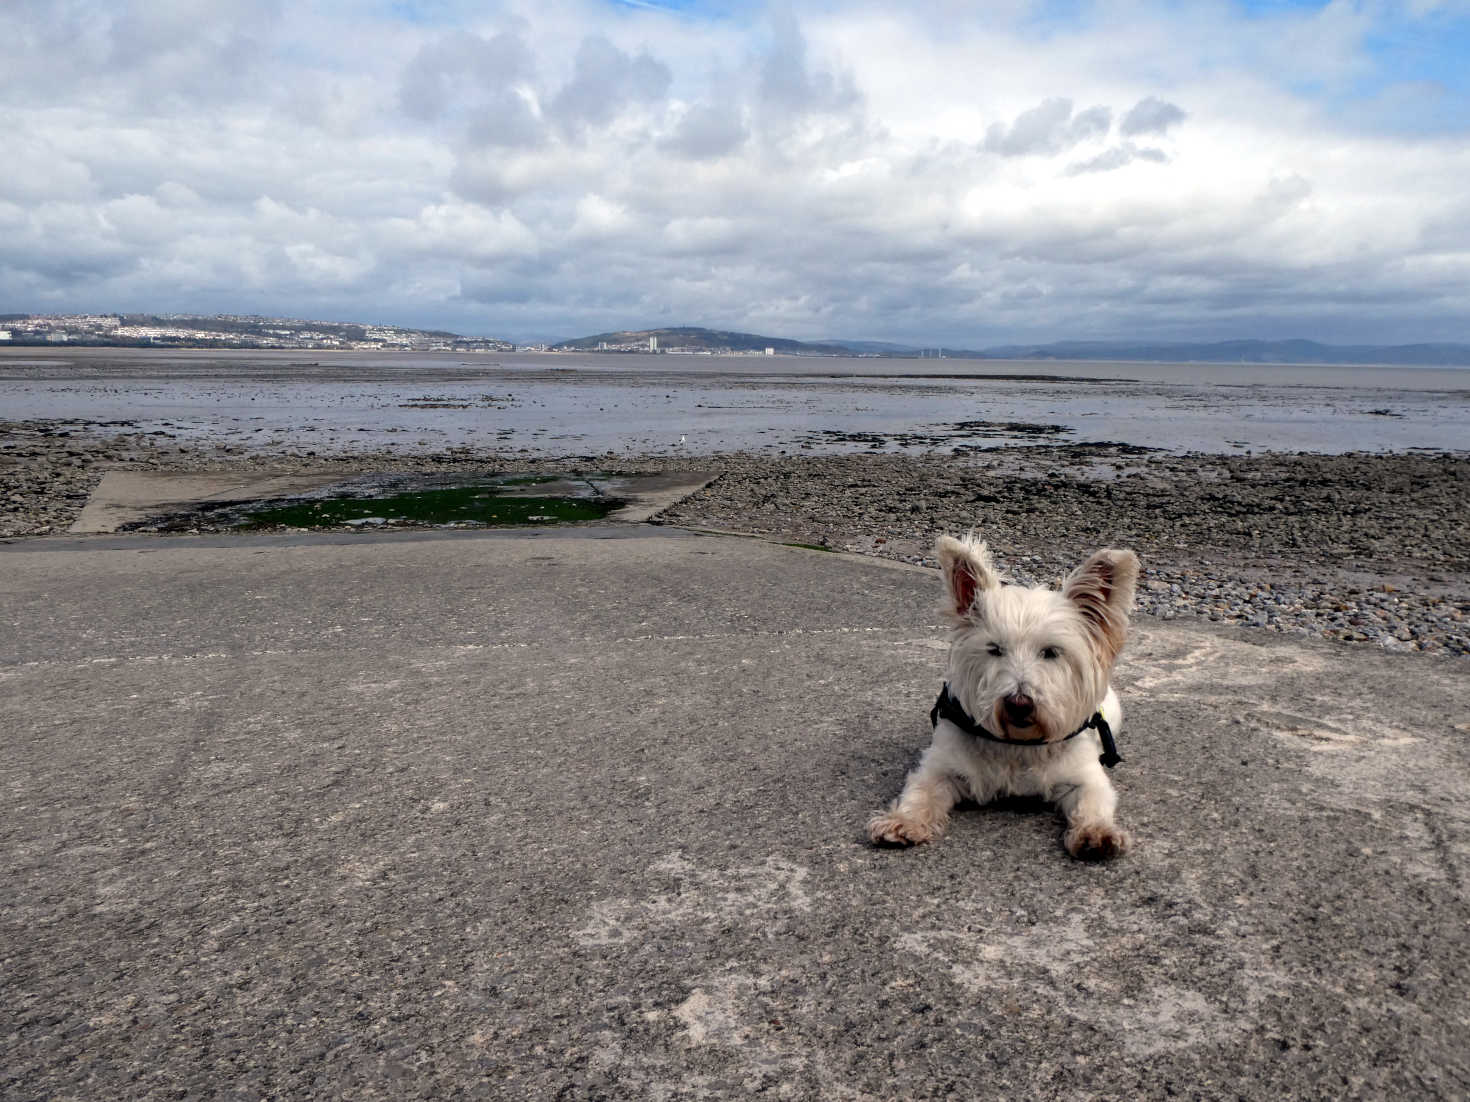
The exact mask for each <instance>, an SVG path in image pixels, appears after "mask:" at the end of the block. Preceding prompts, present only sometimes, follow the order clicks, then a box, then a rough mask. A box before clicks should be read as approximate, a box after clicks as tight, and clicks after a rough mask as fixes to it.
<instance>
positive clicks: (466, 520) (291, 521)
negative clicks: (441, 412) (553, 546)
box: [236, 481, 622, 529]
mask: <svg viewBox="0 0 1470 1102" xmlns="http://www.w3.org/2000/svg"><path fill="white" fill-rule="evenodd" d="M520 484H521V485H527V484H530V483H529V482H528V481H522V482H520ZM503 485H505V484H504V483H499V484H497V485H496V486H490V487H487V486H457V487H448V488H443V489H432V490H418V491H411V492H403V493H396V494H388V495H386V496H383V497H328V498H320V499H311V498H298V499H296V500H293V501H291V502H290V503H288V504H283V505H277V506H273V507H270V508H256V509H251V510H250V511H249V512H247V513H245V514H244V515H243V516H241V518H240V519H239V520H238V521H237V525H236V526H237V527H240V528H246V529H259V528H341V527H366V526H368V525H374V526H376V525H382V524H387V525H394V524H400V525H413V526H430V525H443V524H454V525H466V526H473V527H509V526H516V527H522V526H534V525H542V524H548V525H549V524H574V523H577V522H579V521H589V520H601V519H602V518H603V517H605V516H607V514H608V513H610V512H612V511H613V510H614V509H616V508H618V507H619V506H620V505H621V504H622V502H621V501H618V500H617V499H615V498H610V497H601V496H599V497H523V496H521V495H520V494H514V495H507V494H501V493H497V492H496V491H497V489H499V487H500V486H503Z"/></svg>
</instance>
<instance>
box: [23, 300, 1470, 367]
mask: <svg viewBox="0 0 1470 1102" xmlns="http://www.w3.org/2000/svg"><path fill="white" fill-rule="evenodd" d="M67 345H72V346H78V347H91V348H99V347H100V348H178V349H205V350H208V349H220V350H231V349H235V350H242V349H260V350H272V349H277V350H287V349H301V350H315V351H333V350H340V351H404V352H546V353H558V352H576V353H581V354H588V353H591V354H605V355H620V354H644V355H648V354H654V355H697V356H804V357H829V358H852V357H856V358H860V359H955V360H1009V361H1061V362H1067V361H1071V362H1099V361H1102V362H1115V363H1220V364H1283V365H1286V364H1304V365H1313V364H1321V365H1343V366H1385V367H1470V343H1459V342H1419V343H1413V344H1394V345H1356V344H1355V345H1347V344H1325V343H1322V342H1319V341H1310V340H1227V341H1153V342H1144V341H1053V342H1050V343H1041V344H1009V345H998V346H991V347H985V348H956V347H949V346H930V347H920V346H915V345H906V344H897V343H892V342H885V341H869V340H846V339H836V338H829V339H825V340H820V341H801V340H793V339H790V338H786V337H772V336H765V335H762V334H758V333H742V332H736V331H732V330H722V329H706V328H702V327H699V326H677V327H670V328H660V329H624V330H615V331H611V332H606V333H597V334H593V335H592V336H587V337H576V338H573V339H570V340H564V341H557V342H551V343H530V344H525V343H522V344H518V343H516V342H514V341H510V340H505V339H502V338H500V337H492V336H464V335H461V334H458V333H451V332H446V331H444V330H436V329H413V328H409V327H405V326H397V325H379V324H368V323H358V322H338V321H308V320H304V319H299V318H267V317H260V316H257V315H249V314H214V315H200V314H19V313H13V314H0V348H5V347H38V346H39V347H56V346H67Z"/></svg>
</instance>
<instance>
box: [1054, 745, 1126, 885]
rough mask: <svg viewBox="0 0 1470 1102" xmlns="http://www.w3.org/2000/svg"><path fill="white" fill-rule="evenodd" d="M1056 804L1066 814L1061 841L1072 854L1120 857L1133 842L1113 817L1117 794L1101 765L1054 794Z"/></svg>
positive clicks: (1083, 857) (1085, 858)
mask: <svg viewBox="0 0 1470 1102" xmlns="http://www.w3.org/2000/svg"><path fill="white" fill-rule="evenodd" d="M1056 804H1057V807H1059V808H1060V809H1061V812H1062V814H1063V815H1065V816H1066V817H1067V833H1066V834H1065V835H1063V836H1062V844H1063V845H1064V846H1066V847H1067V852H1068V853H1070V854H1071V855H1072V856H1073V857H1076V858H1079V859H1080V860H1083V861H1106V860H1108V859H1109V858H1112V857H1121V856H1123V854H1125V853H1127V852H1128V850H1129V849H1130V848H1131V847H1132V845H1133V837H1132V835H1130V834H1129V833H1128V832H1127V831H1126V830H1124V829H1123V828H1122V827H1120V826H1118V824H1117V823H1116V822H1114V821H1113V813H1114V812H1115V811H1116V810H1117V807H1118V794H1117V793H1116V792H1115V791H1113V784H1112V782H1111V781H1109V780H1108V775H1107V774H1106V773H1104V772H1103V768H1102V766H1101V765H1098V764H1093V765H1092V766H1091V767H1090V768H1089V769H1088V770H1087V771H1086V773H1085V774H1084V775H1083V776H1081V777H1079V778H1077V779H1076V780H1074V781H1071V782H1069V783H1068V784H1067V785H1066V786H1065V790H1064V791H1061V792H1058V793H1057V796H1056Z"/></svg>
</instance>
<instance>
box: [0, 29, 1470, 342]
mask: <svg viewBox="0 0 1470 1102" xmlns="http://www.w3.org/2000/svg"><path fill="white" fill-rule="evenodd" d="M1338 7H1342V6H1340V5H1339V6H1334V10H1332V11H1324V12H1322V13H1318V14H1315V15H1304V14H1301V13H1295V12H1294V13H1289V14H1283V15H1279V16H1278V15H1270V16H1257V17H1251V18H1244V17H1241V16H1240V15H1239V14H1238V13H1236V12H1235V11H1234V9H1233V8H1229V7H1219V8H1212V9H1209V10H1208V11H1206V12H1204V14H1200V13H1199V12H1198V11H1195V12H1193V13H1192V14H1190V15H1189V16H1188V17H1186V14H1185V13H1182V12H1181V11H1180V10H1179V9H1178V8H1177V6H1174V5H1168V4H1164V3H1162V2H1159V3H1155V2H1154V0H1143V2H1142V3H1140V4H1137V5H1130V6H1129V7H1128V9H1127V10H1126V11H1123V12H1122V13H1121V14H1120V15H1119V16H1118V18H1117V20H1115V21H1110V22H1109V24H1108V25H1106V26H1085V25H1080V24H1079V25H1077V26H1076V27H1071V28H1068V29H1067V32H1066V33H1063V34H1054V35H1048V36H1046V37H1045V38H1044V39H1041V38H1038V37H1037V35H1036V34H1035V33H1034V32H1035V28H1034V24H1031V23H1028V22H1027V19H1028V16H1027V15H1026V12H1027V10H1029V7H1028V6H1027V5H1025V4H1017V5H1015V6H1014V10H1012V9H1011V8H994V9H991V16H990V18H989V19H988V20H987V21H986V22H985V23H984V24H983V25H982V24H980V23H978V22H976V21H973V20H971V21H965V20H955V19H947V20H943V21H941V20H939V19H937V18H936V17H935V16H934V14H933V13H932V12H931V11H929V10H928V9H922V8H921V7H908V8H906V7H902V6H895V5H879V4H876V3H863V4H854V5H850V6H845V7H844V8H843V9H842V10H841V11H840V12H838V11H834V10H833V9H831V8H830V6H827V5H818V4H815V3H808V0H794V3H793V4H791V5H785V6H782V7H780V8H778V9H774V10H772V11H769V12H765V11H762V12H759V13H757V14H755V15H749V16H743V15H736V14H731V15H727V16H725V17H722V18H720V19H707V18H704V17H702V16H701V15H700V14H699V13H698V12H697V11H685V12H684V13H683V14H677V15H676V14H671V13H669V12H667V11H661V10H658V9H657V8H653V7H649V8H640V7H637V6H628V5H624V6H622V7H617V8H615V7H611V6H608V5H605V4H602V3H599V2H597V0H543V2H541V3H538V4H535V5H533V4H531V3H530V0H500V2H499V3H498V4H497V5H496V6H495V7H493V8H486V7H484V6H481V5H476V6H473V10H470V8H471V6H469V5H460V4H456V3H444V4H438V5H435V6H433V7H432V8H429V7H423V6H421V7H420V8H419V9H418V10H419V14H420V18H419V19H418V20H416V21H407V20H403V19H400V18H397V17H396V16H395V15H394V14H393V11H394V8H393V6H391V5H390V6H380V7H378V8H374V9H372V10H371V11H367V10H365V9H359V8H353V9H352V14H351V17H350V18H349V17H348V16H347V15H344V14H342V13H341V11H340V10H339V9H337V8H336V7H334V6H332V5H298V6H295V7H286V6H281V5H278V4H266V5H261V4H259V3H248V2H247V0H210V2H208V3H206V0H148V2H145V0H106V2H104V0H64V2H62V3H56V2H54V0H53V2H47V3H42V2H40V0H11V2H10V3H7V4H0V40H3V41H5V42H6V43H8V53H7V57H6V64H5V66H3V67H0V111H3V113H4V117H5V118H6V121H7V128H6V139H5V140H6V145H5V149H6V164H5V169H4V171H3V172H0V239H3V241H4V242H5V247H4V248H3V249H0V301H3V303H4V304H5V306H6V309H12V310H31V309H34V310H40V309H49V308H75V309H157V310H166V309H177V310H189V309H222V310H224V309H228V310H245V311H260V312H282V313H291V314H301V313H311V314H317V315H322V314H324V313H330V314H339V315H341V314H344V313H345V314H346V315H347V316H358V315H359V314H360V312H361V311H363V310H367V309H368V306H367V305H361V306H358V305H355V304H369V303H370V304H371V313H372V315H373V316H374V317H382V318H385V319H388V320H398V321H402V322H404V323H408V324H413V323H421V324H435V325H439V326H443V327H446V328H454V329H458V330H460V331H475V332H490V333H496V334H500V335H507V336H512V337H546V336H557V335H561V336H565V335H571V334H575V333H580V332H591V331H596V330H598V329H605V328H610V327H618V326H623V325H637V324H643V323H649V322H653V321H659V320H663V321H667V322H668V323H670V324H712V325H718V326H724V327H733V328H747V329H754V330H757V331H761V330H764V331H768V332H775V333H783V334H789V335H792V336H798V337H800V336H808V337H818V336H830V335H832V334H834V333H838V334H843V335H852V336H870V337H876V338H888V339H894V340H919V339H922V340H924V341H925V342H927V343H940V342H943V343H945V344H949V345H975V344H982V343H985V342H987V341H995V342H997V343H999V342H1001V341H1005V340H1010V339H1026V340H1032V339H1038V340H1039V339H1045V338H1048V337H1061V336H1074V335H1075V336H1106V335H1124V334H1126V333H1128V332H1133V331H1140V332H1142V331H1148V332H1159V331H1162V330H1164V329H1169V330H1170V331H1172V332H1174V333H1175V334H1177V335H1188V334H1191V333H1193V334H1199V335H1222V336H1223V335H1230V334H1231V333H1233V332H1236V331H1237V329H1238V328H1239V327H1241V326H1244V327H1245V328H1247V329H1249V331H1250V332H1252V333H1268V332H1269V331H1270V328H1271V325H1273V324H1277V323H1278V322H1279V324H1280V325H1282V326H1290V328H1291V330H1292V331H1293V332H1296V333H1299V334H1300V335H1306V336H1319V337H1330V336H1332V335H1333V334H1341V335H1346V334H1347V333H1348V332H1349V330H1350V329H1351V328H1352V327H1353V326H1355V325H1356V326H1362V325H1364V324H1366V323H1365V322H1364V321H1363V320H1362V319H1364V318H1368V317H1371V318H1372V319H1373V323H1374V325H1375V326H1376V327H1377V329H1376V332H1375V336H1376V337H1378V338H1384V339H1389V337H1390V335H1391V334H1400V335H1402V336H1403V337H1404V339H1413V338H1424V339H1432V338H1434V337H1436V336H1439V337H1444V336H1446V335H1447V334H1446V330H1454V331H1455V332H1457V333H1458V332H1460V330H1462V328H1463V319H1464V317H1466V316H1470V292H1467V290H1466V288H1467V287H1470V229H1467V226H1470V214H1467V207H1466V205H1465V200H1464V198H1463V194H1462V192H1463V189H1462V188H1461V187H1460V185H1459V181H1461V180H1463V179H1464V178H1465V177H1466V175H1467V174H1470V143H1467V142H1466V141H1465V140H1464V137H1465V133H1464V127H1465V123H1464V121H1463V119H1464V117H1466V116H1465V115H1464V113H1463V112H1462V113H1460V119H1459V121H1458V122H1455V121H1453V120H1450V121H1446V122H1444V123H1443V124H1442V125H1443V126H1445V127H1453V126H1457V127H1458V128H1459V129H1458V130H1455V131H1452V132H1450V133H1446V132H1445V131H1444V130H1443V129H1440V130H1436V131H1432V132H1428V131H1426V130H1425V129H1424V128H1423V127H1422V126H1419V127H1418V128H1411V127H1409V126H1408V125H1407V124H1403V123H1402V121H1400V122H1399V123H1395V121H1394V120H1395V117H1396V116H1395V115H1394V113H1393V112H1389V111H1380V112H1378V113H1376V114H1375V113H1372V112H1368V111H1365V110H1362V109H1361V108H1362V105H1363V101H1362V100H1351V101H1345V100H1343V99H1342V98H1341V97H1343V96H1348V95H1351V94H1352V89H1353V88H1355V87H1357V84H1356V83H1354V82H1356V81H1360V80H1362V79H1363V74H1364V73H1368V74H1370V75H1371V74H1372V73H1373V72H1374V70H1373V66H1374V65H1375V64H1376V62H1375V55H1374V54H1373V53H1372V51H1371V50H1369V49H1368V48H1367V47H1365V46H1363V45H1362V43H1363V41H1364V39H1363V33H1364V30H1363V28H1365V27H1367V28H1370V29H1371V28H1372V27H1373V26H1375V25H1378V24H1375V23H1374V22H1373V21H1374V20H1375V19H1378V20H1381V19H1383V18H1387V16H1384V15H1382V13H1383V12H1387V11H1390V10H1391V9H1392V6H1371V10H1370V6H1362V7H1360V8H1353V10H1351V11H1346V12H1344V11H1338V10H1336V9H1337V8H1338ZM1395 10H1396V9H1395ZM1425 18H1448V16H1447V15H1446V14H1445V12H1443V11H1441V12H1439V13H1437V14H1432V15H1426V16H1425ZM1317 30H1331V31H1332V33H1331V34H1330V35H1326V36H1325V37H1320V38H1319V39H1316V40H1315V41H1319V42H1320V43H1321V49H1320V51H1319V53H1320V54H1321V56H1318V57H1315V58H1314V59H1312V61H1311V72H1312V81H1300V80H1298V79H1297V76H1298V75H1299V72H1298V70H1294V69H1293V68H1292V66H1291V65H1290V64H1288V61H1289V59H1288V58H1286V57H1285V55H1282V54H1280V52H1279V51H1277V50H1276V49H1275V48H1274V47H1272V45H1271V43H1272V42H1273V41H1274V40H1277V39H1284V38H1285V37H1288V32H1289V33H1292V34H1294V33H1297V32H1298V31H1300V33H1301V34H1302V35H1307V34H1308V33H1309V32H1313V33H1314V32H1315V31H1317ZM227 55H228V56H227ZM1145 73H1146V74H1147V78H1146V79H1145V78H1144V77H1143V76H1141V75H1140V74H1145ZM1383 75H1384V77H1385V79H1387V77H1388V76H1389V75H1391V74H1383ZM1368 83H1371V81H1369V82H1368ZM1318 87H1328V88H1331V89H1333V91H1331V92H1319V91H1317V90H1316V89H1317V88H1318ZM1344 89H1346V91H1344ZM1444 94H1445V95H1447V96H1449V97H1450V98H1451V99H1453V96H1454V93H1453V91H1452V90H1451V91H1449V92H1446V93H1444ZM1344 103H1347V107H1344V106H1343V104H1344ZM1179 104H1188V106H1189V112H1188V116H1187V119H1186V114H1185V111H1184V110H1183V108H1181V107H1180V106H1178V105H1179ZM1079 105H1083V106H1079ZM1129 105H1131V106H1129ZM1348 108H1352V109H1348ZM1400 114H1402V112H1401V113H1400ZM1451 114H1453V113H1452V112H1448V111H1447V112H1445V118H1446V119H1447V120H1449V119H1450V115H1451ZM1186 122H1187V125H1186ZM1395 126H1397V129H1395V128H1394V127H1395ZM1371 128H1376V129H1371ZM977 137H978V141H977ZM1364 302H1371V303H1374V304H1376V305H1375V307H1374V309H1372V310H1367V309H1364V305H1363V304H1364ZM1457 327H1458V328H1457Z"/></svg>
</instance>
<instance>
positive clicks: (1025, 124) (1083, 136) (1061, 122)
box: [981, 97, 1113, 157]
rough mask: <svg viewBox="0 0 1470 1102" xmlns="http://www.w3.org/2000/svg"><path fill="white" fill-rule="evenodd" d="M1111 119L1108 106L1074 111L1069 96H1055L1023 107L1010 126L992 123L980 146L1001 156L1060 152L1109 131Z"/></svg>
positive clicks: (1111, 115)
mask: <svg viewBox="0 0 1470 1102" xmlns="http://www.w3.org/2000/svg"><path fill="white" fill-rule="evenodd" d="M1112 122H1113V113H1112V111H1110V110H1109V109H1108V108H1106V107H1089V108H1087V109H1086V110H1085V111H1081V112H1079V113H1078V114H1076V115H1074V114H1072V101H1071V100H1070V99H1065V98H1062V97H1055V98H1052V99H1047V100H1043V101H1042V102H1041V103H1039V104H1037V105H1036V106H1035V107H1033V108H1031V109H1030V110H1029V111H1022V112H1021V113H1020V114H1019V115H1017V116H1016V118H1015V120H1014V121H1013V122H1012V123H1011V124H1010V126H1006V125H1005V124H1004V123H999V122H998V123H993V124H992V125H991V127H990V129H989V130H987V131H986V132H985V141H984V142H983V143H981V148H982V149H984V150H985V152H987V153H998V154H1000V155H1001V156H1002V157H1023V156H1028V155H1034V154H1053V153H1060V152H1062V151H1064V150H1067V149H1071V148H1072V147H1073V146H1075V145H1078V144H1080V143H1082V142H1085V141H1087V140H1088V139H1090V138H1096V137H1101V136H1103V135H1106V134H1107V132H1108V129H1109V128H1110V127H1111V126H1112Z"/></svg>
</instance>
